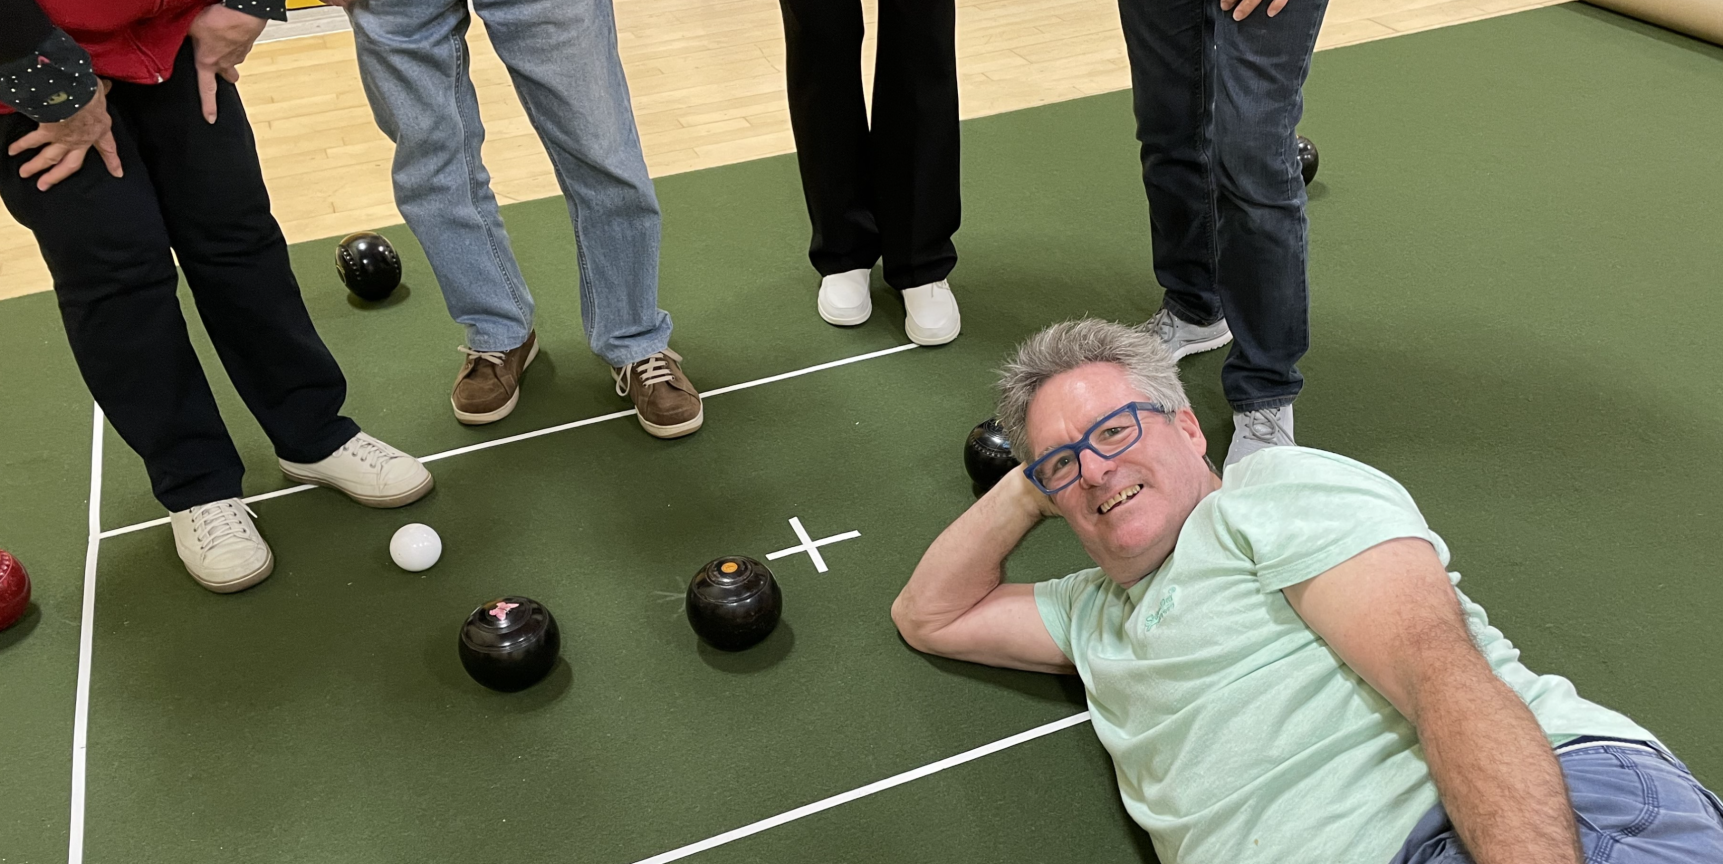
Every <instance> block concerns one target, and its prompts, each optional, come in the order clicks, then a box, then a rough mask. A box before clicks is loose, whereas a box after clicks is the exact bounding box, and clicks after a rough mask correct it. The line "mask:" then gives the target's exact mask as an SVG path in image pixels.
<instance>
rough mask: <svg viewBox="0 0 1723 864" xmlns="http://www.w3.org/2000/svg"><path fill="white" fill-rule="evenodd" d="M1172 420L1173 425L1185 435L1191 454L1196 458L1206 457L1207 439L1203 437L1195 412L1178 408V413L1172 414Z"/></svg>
mask: <svg viewBox="0 0 1723 864" xmlns="http://www.w3.org/2000/svg"><path fill="white" fill-rule="evenodd" d="M1172 420H1173V425H1174V426H1177V427H1178V429H1179V431H1180V432H1183V433H1184V434H1185V438H1186V440H1187V441H1188V442H1189V443H1190V445H1191V450H1192V452H1194V453H1196V454H1197V455H1198V456H1206V455H1208V439H1207V438H1205V437H1203V427H1202V424H1201V423H1198V422H1197V415H1196V412H1195V411H1192V410H1191V409H1189V408H1180V409H1179V413H1177V414H1174V415H1173V417H1172Z"/></svg>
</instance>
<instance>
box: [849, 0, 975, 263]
mask: <svg viewBox="0 0 1723 864" xmlns="http://www.w3.org/2000/svg"><path fill="white" fill-rule="evenodd" d="M956 7H957V4H956V3H955V2H954V0H881V3H880V7H879V50H878V53H877V55H876V56H877V60H878V62H877V63H876V64H875V68H876V71H875V74H874V82H873V131H872V135H871V142H872V146H873V168H874V170H873V185H874V190H875V196H876V201H877V203H876V204H875V207H874V211H875V215H876V217H877V218H878V222H879V236H880V246H881V249H882V254H883V256H884V258H885V281H886V284H888V285H890V286H892V287H893V288H896V289H898V290H900V291H901V290H904V289H908V288H914V287H916V286H919V285H926V284H928V283H931V282H938V281H940V280H942V279H944V278H945V277H946V276H948V275H950V273H951V271H952V269H953V268H954V267H956V266H957V248H956V247H955V246H954V245H953V244H952V242H951V237H952V235H953V234H955V233H957V228H958V225H959V223H960V222H961V221H962V206H961V197H960V196H961V186H960V184H959V182H958V171H959V167H960V166H959V147H958V123H957V9H956ZM851 65H852V67H853V65H854V64H851Z"/></svg>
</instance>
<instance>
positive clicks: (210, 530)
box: [168, 498, 275, 594]
mask: <svg viewBox="0 0 1723 864" xmlns="http://www.w3.org/2000/svg"><path fill="white" fill-rule="evenodd" d="M252 515H253V514H252V512H251V509H250V508H248V507H246V506H245V503H244V502H243V501H240V500H239V499H238V498H228V499H225V500H222V501H215V502H212V503H209V504H204V505H201V506H198V507H193V508H191V509H190V510H181V511H179V512H177V513H171V514H169V515H168V521H169V522H170V523H171V524H172V525H173V542H174V547H175V549H177V550H178V552H179V560H181V561H183V562H185V569H186V572H187V573H190V574H191V578H193V579H196V580H197V584H199V585H202V586H203V587H205V588H208V589H209V590H211V591H214V592H215V593H217V594H232V593H233V592H235V591H243V590H245V589H247V588H250V587H251V586H253V585H256V584H257V583H259V582H262V581H263V580H265V579H268V578H269V574H270V572H272V571H273V570H274V569H275V553H274V552H271V551H270V549H269V544H268V543H266V542H264V540H263V535H262V534H259V533H257V526H256V525H254V524H252V521H251V517H252Z"/></svg>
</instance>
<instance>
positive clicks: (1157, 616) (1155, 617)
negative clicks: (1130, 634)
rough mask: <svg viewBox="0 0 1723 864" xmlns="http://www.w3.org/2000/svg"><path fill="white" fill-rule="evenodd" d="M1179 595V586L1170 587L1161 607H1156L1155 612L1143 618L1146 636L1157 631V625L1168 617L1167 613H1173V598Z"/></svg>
mask: <svg viewBox="0 0 1723 864" xmlns="http://www.w3.org/2000/svg"><path fill="white" fill-rule="evenodd" d="M1178 593H1179V586H1177V585H1170V586H1168V587H1167V593H1166V596H1164V597H1162V598H1161V605H1159V606H1157V607H1155V611H1153V612H1151V613H1149V614H1147V615H1144V616H1143V633H1144V635H1147V634H1148V632H1149V631H1151V630H1153V629H1155V625H1156V624H1159V623H1161V619H1162V618H1165V617H1167V613H1169V612H1171V611H1173V598H1174V597H1175V596H1177V595H1178Z"/></svg>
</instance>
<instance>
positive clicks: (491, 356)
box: [457, 345, 508, 366]
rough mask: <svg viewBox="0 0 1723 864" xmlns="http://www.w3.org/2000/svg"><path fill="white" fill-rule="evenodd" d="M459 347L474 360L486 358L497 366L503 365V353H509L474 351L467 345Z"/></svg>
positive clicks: (504, 352)
mask: <svg viewBox="0 0 1723 864" xmlns="http://www.w3.org/2000/svg"><path fill="white" fill-rule="evenodd" d="M457 347H458V348H460V351H461V353H462V354H465V355H467V356H468V357H471V358H473V359H474V360H486V361H489V362H490V363H493V364H495V365H497V366H501V365H503V355H504V354H507V353H508V352H507V351H474V350H473V349H471V348H468V347H467V346H465V345H460V346H457Z"/></svg>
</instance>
